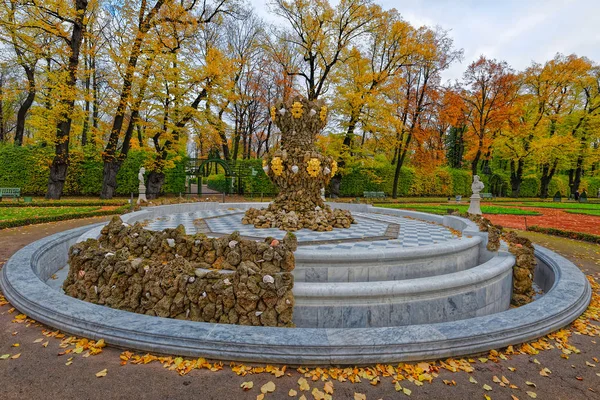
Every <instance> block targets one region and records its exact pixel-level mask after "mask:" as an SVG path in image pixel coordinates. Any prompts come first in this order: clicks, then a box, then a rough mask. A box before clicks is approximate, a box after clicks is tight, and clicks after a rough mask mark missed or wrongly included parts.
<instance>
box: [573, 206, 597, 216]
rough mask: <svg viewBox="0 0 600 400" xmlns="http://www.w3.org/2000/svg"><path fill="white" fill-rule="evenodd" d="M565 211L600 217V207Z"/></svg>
mask: <svg viewBox="0 0 600 400" xmlns="http://www.w3.org/2000/svg"><path fill="white" fill-rule="evenodd" d="M565 212H568V213H570V214H584V215H594V216H596V217H600V207H599V208H597V209H595V210H565Z"/></svg>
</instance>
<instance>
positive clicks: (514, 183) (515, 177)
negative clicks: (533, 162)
mask: <svg viewBox="0 0 600 400" xmlns="http://www.w3.org/2000/svg"><path fill="white" fill-rule="evenodd" d="M516 164H517V165H516V167H515V161H514V160H511V161H510V187H511V191H512V193H511V196H512V197H519V196H520V195H521V183H523V164H524V163H523V160H518V161H517V162H516Z"/></svg>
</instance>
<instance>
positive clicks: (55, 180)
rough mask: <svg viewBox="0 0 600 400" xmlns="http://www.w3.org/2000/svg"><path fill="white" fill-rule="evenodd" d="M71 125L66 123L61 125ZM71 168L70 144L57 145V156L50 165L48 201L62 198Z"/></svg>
mask: <svg viewBox="0 0 600 400" xmlns="http://www.w3.org/2000/svg"><path fill="white" fill-rule="evenodd" d="M67 124H69V125H70V122H67V121H64V122H62V123H60V124H59V125H67ZM61 129H62V130H63V131H65V130H68V127H67V126H63V127H59V128H58V130H61ZM68 166H69V143H68V142H63V143H59V144H57V145H56V155H55V156H54V159H53V160H52V164H51V165H50V177H49V179H48V190H47V191H46V199H48V200H58V199H60V196H62V191H63V187H64V185H65V181H66V179H67V168H68Z"/></svg>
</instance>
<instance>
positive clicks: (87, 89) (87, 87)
mask: <svg viewBox="0 0 600 400" xmlns="http://www.w3.org/2000/svg"><path fill="white" fill-rule="evenodd" d="M86 44H87V45H88V47H91V46H90V45H89V40H86ZM83 62H84V65H85V107H84V109H85V112H84V117H83V128H82V129H81V146H82V147H83V146H85V145H87V144H88V132H89V129H90V84H91V79H90V71H89V70H90V62H89V57H88V55H87V54H86V55H84V57H83Z"/></svg>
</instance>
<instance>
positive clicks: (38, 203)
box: [0, 197, 128, 208]
mask: <svg viewBox="0 0 600 400" xmlns="http://www.w3.org/2000/svg"><path fill="white" fill-rule="evenodd" d="M127 201H128V199H126V198H122V197H121V198H115V199H111V200H102V199H99V198H97V197H63V198H61V199H60V200H46V199H44V198H43V197H33V198H32V202H31V203H24V202H23V201H22V200H21V201H16V200H4V201H0V208H6V207H11V208H12V207H17V208H21V207H66V206H70V207H80V206H81V207H83V206H89V207H92V206H96V207H102V206H122V205H124V204H127Z"/></svg>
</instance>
